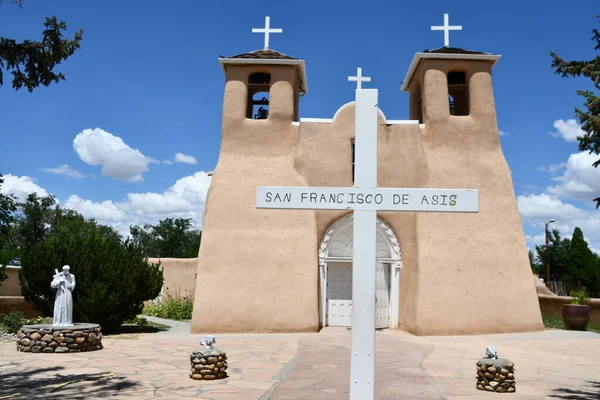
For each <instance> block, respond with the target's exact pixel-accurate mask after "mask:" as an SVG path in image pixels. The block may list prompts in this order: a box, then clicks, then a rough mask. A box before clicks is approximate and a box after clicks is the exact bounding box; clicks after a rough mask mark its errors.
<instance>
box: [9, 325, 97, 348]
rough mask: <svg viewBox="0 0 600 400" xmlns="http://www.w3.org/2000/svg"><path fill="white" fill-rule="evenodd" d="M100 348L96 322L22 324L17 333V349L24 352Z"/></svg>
mask: <svg viewBox="0 0 600 400" xmlns="http://www.w3.org/2000/svg"><path fill="white" fill-rule="evenodd" d="M100 349H102V333H101V332H100V325H98V324H84V323H81V324H73V325H71V326H52V325H51V324H38V325H24V326H23V327H22V328H21V329H20V330H19V332H18V333H17V350H18V351H22V352H24V353H77V352H81V351H93V350H100Z"/></svg>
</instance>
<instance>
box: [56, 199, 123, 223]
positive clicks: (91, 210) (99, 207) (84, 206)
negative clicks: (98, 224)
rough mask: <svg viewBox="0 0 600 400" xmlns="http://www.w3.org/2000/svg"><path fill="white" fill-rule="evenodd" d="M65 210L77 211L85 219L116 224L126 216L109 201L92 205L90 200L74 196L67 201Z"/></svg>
mask: <svg viewBox="0 0 600 400" xmlns="http://www.w3.org/2000/svg"><path fill="white" fill-rule="evenodd" d="M65 208H71V209H73V210H77V211H79V212H80V213H81V214H82V215H83V216H85V217H87V218H95V219H96V220H97V221H103V222H107V221H113V222H118V221H121V220H123V219H124V218H125V217H126V214H125V213H124V212H123V211H121V210H119V208H118V207H117V205H116V204H115V203H113V202H112V201H110V200H105V201H103V202H100V203H94V202H92V201H90V200H84V199H82V198H80V197H79V196H77V195H75V194H74V195H71V196H70V197H69V198H68V199H67V201H66V203H65Z"/></svg>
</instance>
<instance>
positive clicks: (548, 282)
mask: <svg viewBox="0 0 600 400" xmlns="http://www.w3.org/2000/svg"><path fill="white" fill-rule="evenodd" d="M553 222H556V220H555V219H554V218H553V219H551V220H550V221H548V222H546V286H548V285H549V284H550V249H549V248H548V225H549V224H551V223H553Z"/></svg>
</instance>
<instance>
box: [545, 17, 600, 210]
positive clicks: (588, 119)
mask: <svg viewBox="0 0 600 400" xmlns="http://www.w3.org/2000/svg"><path fill="white" fill-rule="evenodd" d="M596 17H597V18H598V19H599V20H600V15H597V16H596ZM592 40H593V41H594V42H595V43H596V45H595V46H594V49H595V50H596V51H598V50H600V31H598V30H597V29H594V30H593V35H592ZM550 56H551V57H552V67H553V68H554V69H555V70H554V73H556V74H561V75H562V77H563V78H564V77H567V76H571V77H574V76H577V77H579V76H582V75H583V76H584V77H586V78H589V79H590V80H591V81H592V83H593V85H594V87H595V88H596V89H600V55H597V56H596V57H594V58H593V59H592V60H588V61H565V60H564V59H562V58H561V57H559V56H558V55H557V54H556V52H554V51H552V52H550ZM577 94H579V95H580V96H583V97H584V98H585V103H584V104H585V107H586V110H585V111H584V110H581V109H579V108H575V115H576V116H577V118H578V119H579V121H580V123H581V128H582V129H583V131H584V132H585V134H584V135H583V136H580V137H578V138H577V140H578V141H579V151H589V152H590V153H594V154H596V155H598V154H600V98H599V97H598V96H597V95H596V94H595V93H594V92H593V91H591V90H578V91H577ZM599 165H600V158H599V159H598V160H596V161H595V162H594V163H593V166H594V167H595V168H597V167H598V166H599ZM594 201H595V202H596V208H598V207H600V197H596V198H595V199H594Z"/></svg>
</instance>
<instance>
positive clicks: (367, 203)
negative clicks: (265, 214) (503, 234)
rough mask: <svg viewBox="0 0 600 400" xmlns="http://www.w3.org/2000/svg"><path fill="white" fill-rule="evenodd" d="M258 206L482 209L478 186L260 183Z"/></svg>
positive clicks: (436, 209)
mask: <svg viewBox="0 0 600 400" xmlns="http://www.w3.org/2000/svg"><path fill="white" fill-rule="evenodd" d="M256 207H257V208H285V209H307V210H319V209H321V210H378V211H440V212H478V211H479V193H478V191H477V189H427V188H424V189H423V188H416V189H413V188H410V189H398V188H376V189H359V188H355V187H348V188H343V187H292V186H259V187H257V188H256Z"/></svg>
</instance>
